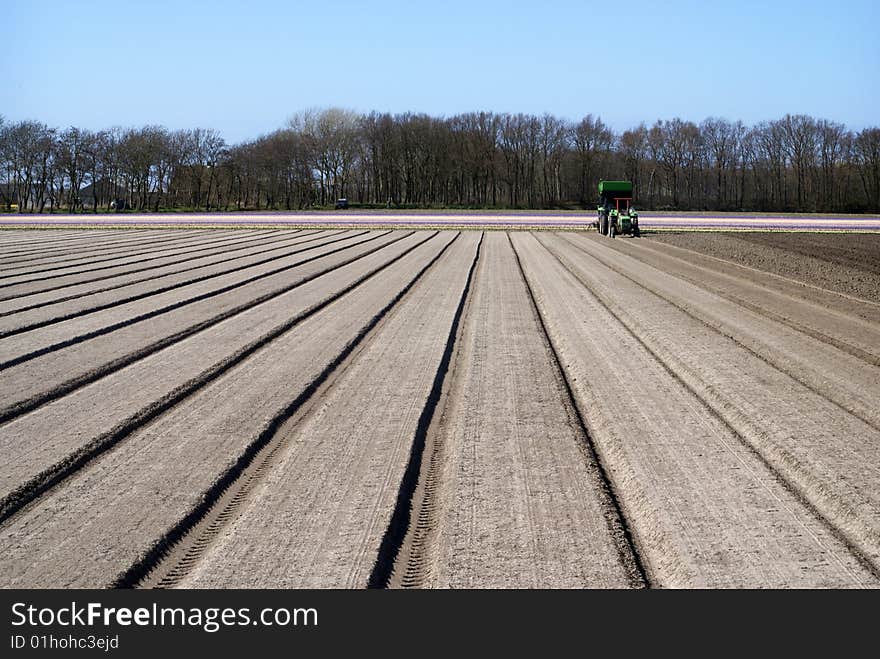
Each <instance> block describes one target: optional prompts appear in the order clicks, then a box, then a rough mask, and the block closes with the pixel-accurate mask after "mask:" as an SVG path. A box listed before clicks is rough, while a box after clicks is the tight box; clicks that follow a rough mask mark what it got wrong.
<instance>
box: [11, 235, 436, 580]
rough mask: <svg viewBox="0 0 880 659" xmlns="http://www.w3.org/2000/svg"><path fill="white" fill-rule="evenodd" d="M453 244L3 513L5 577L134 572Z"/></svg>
mask: <svg viewBox="0 0 880 659" xmlns="http://www.w3.org/2000/svg"><path fill="white" fill-rule="evenodd" d="M446 242H448V241H447V240H444V241H442V242H439V241H430V242H429V243H427V244H425V245H423V246H422V247H420V248H418V249H416V250H415V251H413V252H411V253H409V254H408V255H407V256H405V257H404V258H402V259H401V260H399V261H397V262H396V263H395V264H394V266H393V267H391V268H387V269H385V270H384V271H383V272H382V273H380V274H379V275H378V276H377V277H374V278H372V279H370V280H369V281H367V282H364V284H362V286H360V287H359V288H358V289H357V293H356V294H354V293H352V294H349V295H347V296H345V297H343V298H340V299H338V300H337V301H336V302H334V303H332V304H331V305H330V306H328V307H326V308H325V309H324V310H323V311H322V312H320V313H319V314H315V315H313V316H311V317H310V318H308V319H306V320H304V321H303V322H301V323H300V324H299V325H297V326H296V327H295V328H293V329H292V330H291V331H290V332H288V333H286V334H284V335H283V336H281V337H278V338H277V339H276V340H274V341H272V342H271V343H270V344H268V345H267V346H265V347H264V348H263V349H262V350H258V351H257V352H255V353H254V354H252V355H251V356H250V357H249V358H248V359H246V360H244V361H243V362H241V363H239V364H238V365H236V366H235V367H233V368H232V369H230V371H228V372H227V373H225V374H224V375H222V376H221V377H219V378H217V379H216V380H214V381H213V382H211V383H210V384H208V385H206V386H205V387H203V388H201V389H200V390H199V391H198V392H196V393H195V394H194V395H193V396H191V397H189V398H187V399H186V400H184V401H182V402H180V403H178V404H177V405H176V406H175V407H174V408H173V412H170V413H168V414H163V415H160V416H159V417H158V418H156V419H154V420H153V421H152V422H151V423H149V424H147V425H146V426H141V427H140V428H138V429H137V430H136V431H135V432H134V433H132V435H130V436H129V437H128V438H127V439H126V441H125V442H123V443H121V444H120V445H118V446H117V447H116V448H115V449H114V450H112V451H107V452H105V453H104V454H102V455H101V456H99V457H98V458H96V459H95V460H93V461H92V462H91V463H89V464H88V465H87V466H86V467H85V468H84V469H81V470H79V471H78V472H77V473H76V474H74V475H72V476H71V477H70V478H69V479H67V480H66V481H65V482H64V484H63V485H62V486H61V487H56V488H53V489H52V490H51V491H50V492H47V493H46V494H45V495H44V496H43V497H41V498H40V499H38V500H37V501H35V502H33V503H32V504H31V505H30V506H28V507H27V508H26V509H25V510H22V511H20V513H19V514H18V515H16V516H15V517H13V518H11V519H9V520H7V522H6V523H5V524H4V525H3V526H2V527H0V553H2V554H3V555H4V557H5V559H4V571H3V573H2V577H3V584H4V585H15V584H17V585H25V584H28V585H32V586H41V587H46V586H48V585H55V586H76V585H80V586H85V585H90V586H92V587H97V586H107V585H112V584H113V583H121V582H119V581H118V580H117V579H118V577H120V576H121V575H124V574H126V573H127V574H128V577H129V578H132V577H133V576H134V575H133V572H131V571H130V568H131V567H132V566H134V565H137V564H141V563H143V559H144V557H145V556H147V555H156V552H157V550H158V548H159V547H160V545H161V544H162V542H163V539H164V538H167V537H168V536H169V534H170V533H171V531H172V530H173V529H174V528H177V527H178V525H179V523H180V521H181V520H182V519H184V518H186V517H188V515H189V514H191V513H193V511H196V510H197V509H199V508H200V507H201V506H203V505H204V502H205V496H206V493H208V492H209V491H213V490H212V488H213V487H214V486H216V485H217V483H218V482H219V480H221V479H222V478H223V475H224V474H227V473H228V472H229V469H230V467H231V466H232V465H235V464H237V463H238V464H242V463H241V462H239V461H240V460H242V458H243V456H244V455H245V453H246V452H247V451H248V450H253V449H249V447H251V446H253V445H254V443H255V442H256V441H258V438H259V437H264V438H266V437H269V436H271V434H272V433H271V429H270V426H271V424H272V423H273V420H275V419H277V418H278V415H279V413H280V412H281V411H282V410H285V409H286V408H288V407H289V406H290V404H291V402H292V401H294V400H296V399H297V398H298V397H299V396H300V394H301V393H302V392H303V391H305V390H306V389H307V388H308V387H309V386H310V385H312V384H313V383H315V382H316V380H317V378H318V377H319V376H320V375H321V374H322V373H323V372H325V371H326V369H327V365H328V364H331V363H333V362H334V361H336V360H337V359H338V358H339V355H340V354H342V353H343V352H344V351H345V350H346V346H348V345H349V344H351V343H352V342H353V341H355V340H356V339H357V337H358V336H359V335H360V333H361V331H362V330H363V328H364V327H365V326H367V325H368V324H370V322H371V321H372V320H373V319H375V317H376V315H377V314H379V313H380V312H381V311H382V309H383V308H385V307H386V306H387V305H388V304H389V303H390V302H391V301H392V300H394V299H395V298H396V297H397V295H398V294H399V293H400V291H401V290H402V289H403V288H404V287H406V286H407V284H408V283H409V282H411V281H412V279H413V277H414V276H415V275H416V274H417V273H418V272H419V271H421V270H423V269H424V267H425V265H426V263H427V262H428V261H429V260H431V257H432V256H433V255H434V254H437V253H438V252H439V251H440V250H442V249H443V248H444V243H446ZM369 393H370V392H369V391H367V392H365V394H366V395H367V396H369ZM352 421H356V419H352ZM133 511H137V512H133ZM96 546H100V547H101V548H102V550H101V551H100V552H95V551H94V549H93V548H94V547H96Z"/></svg>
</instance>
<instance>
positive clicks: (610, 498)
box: [507, 233, 652, 588]
mask: <svg viewBox="0 0 880 659" xmlns="http://www.w3.org/2000/svg"><path fill="white" fill-rule="evenodd" d="M507 240H508V242H509V243H510V248H511V249H512V250H513V254H514V257H515V258H516V265H517V267H518V268H519V274H520V277H521V278H522V281H523V283H524V284H525V287H526V290H527V291H528V294H529V301H530V303H531V307H532V313H533V314H534V315H535V318H536V319H537V320H538V324H539V325H540V327H541V332H542V333H543V335H544V340H545V341H546V345H547V349H548V352H549V353H550V357H551V359H552V360H553V366H554V368H555V370H556V373H557V376H558V377H559V380H560V381H561V383H562V385H563V387H564V388H565V395H566V396H567V397H568V400H567V402H568V405H569V407H570V409H571V411H572V413H573V414H574V416H575V420H576V421H577V424H578V430H579V431H580V433H581V436H582V437H583V439H584V443H583V448H584V449H585V450H586V453H587V456H588V458H589V460H590V461H591V462H592V463H593V465H595V473H596V474H597V475H598V482H597V483H595V485H596V486H597V487H598V489H599V493H600V496H601V498H602V499H603V501H602V504H603V506H602V507H603V508H605V521H606V523H607V525H608V527H609V531H610V535H611V538H612V541H613V542H614V545H615V548H616V549H617V555H618V559H619V560H620V563H621V565H622V566H623V568H624V570H625V572H626V576H627V579H628V580H629V585H630V587H632V588H651V586H652V584H651V579H650V578H649V576H648V571H647V570H646V569H645V563H644V561H643V560H642V557H641V554H640V553H639V550H638V543H637V542H636V540H635V535H634V534H633V531H632V527H631V525H630V523H629V520H628V519H627V517H626V515H625V514H624V512H623V506H622V505H621V502H620V499H619V497H618V496H617V491H616V489H615V487H614V481H613V480H612V479H611V476H610V475H609V471H608V469H607V468H606V466H605V461H604V460H603V459H602V453H601V451H600V450H599V447H598V445H597V444H596V440H595V438H594V437H593V435H592V433H591V432H590V430H589V427H588V425H587V422H586V419H584V417H583V415H582V414H581V409H580V407H579V406H578V403H577V398H576V397H575V394H574V389H573V388H572V386H571V382H570V380H569V378H568V373H566V371H565V369H564V368H563V367H562V360H561V359H560V358H559V352H558V349H557V348H556V344H555V343H554V342H553V338H552V337H551V336H550V332H549V330H548V329H547V324H546V322H545V321H544V316H543V314H542V313H541V310H540V308H539V307H538V300H537V298H536V297H535V292H534V290H533V289H532V285H531V282H530V281H529V279H528V276H527V275H526V271H525V267H524V266H523V264H522V261H521V260H520V257H519V252H517V250H516V247H515V246H514V244H513V240H511V238H510V234H509V233H508V234H507ZM535 240H537V238H535ZM538 242H540V241H538ZM541 246H542V247H543V246H544V245H543V243H541ZM544 249H547V248H546V247H544ZM590 471H593V470H590Z"/></svg>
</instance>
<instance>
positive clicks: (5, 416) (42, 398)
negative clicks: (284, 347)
mask: <svg viewBox="0 0 880 659" xmlns="http://www.w3.org/2000/svg"><path fill="white" fill-rule="evenodd" d="M387 233H390V232H386V234H383V235H387ZM412 233H413V232H409V233H405V234H403V235H401V236H400V237H399V238H395V239H394V240H391V241H389V242H387V243H384V244H382V245H379V246H378V247H374V248H372V249H370V250H368V251H366V252H364V253H362V254H358V255H356V256H354V257H352V258H350V259H347V260H346V261H343V262H342V263H338V264H336V265H334V266H331V267H329V268H325V269H324V270H321V271H319V272H316V273H314V274H312V275H309V276H307V277H304V278H303V279H300V280H298V281H295V282H293V283H292V284H288V285H286V286H284V287H282V288H279V289H275V290H274V291H271V292H269V293H266V294H265V295H261V296H260V297H258V298H255V299H253V300H250V301H248V302H245V303H244V304H240V305H238V306H237V307H233V308H232V309H228V310H226V311H224V312H223V313H221V314H219V315H217V316H214V317H212V318H208V319H207V320H204V321H202V322H200V323H197V324H195V325H191V326H190V327H187V328H186V329H183V330H180V331H179V332H175V333H174V334H171V335H170V336H166V337H164V338H162V339H160V340H158V341H155V342H153V343H151V344H150V345H148V346H145V347H143V348H141V349H139V350H136V351H135V352H133V353H130V354H128V355H125V356H123V357H119V358H118V359H114V360H112V361H109V362H107V363H105V364H103V365H102V366H99V367H98V368H95V369H92V370H91V371H88V372H86V373H83V374H82V375H81V376H79V377H76V378H72V379H70V380H67V381H66V382H63V383H62V384H60V385H58V386H57V387H53V388H52V389H50V390H48V391H45V392H43V393H40V394H37V395H35V396H32V397H30V398H27V399H25V400H22V401H18V402H16V403H13V404H12V405H9V406H7V407H5V408H3V409H2V410H0V424H2V423H6V422H8V421H12V420H13V419H15V418H17V417H19V416H21V415H23V414H26V413H28V412H31V411H33V410H35V409H36V408H38V407H41V406H43V405H45V404H47V403H50V402H52V401H53V400H57V399H58V398H61V397H62V396H66V395H67V394H69V393H72V392H73V391H76V390H77V389H80V388H82V387H84V386H86V385H88V384H91V383H92V382H95V381H97V380H100V379H101V378H103V377H106V376H107V375H109V374H111V373H113V372H114V371H118V370H119V369H121V368H125V367H126V366H129V365H131V364H133V363H134V362H137V361H140V360H141V359H144V358H145V357H148V356H149V355H152V354H153V353H155V352H158V351H159V350H162V349H163V348H167V347H168V346H170V345H172V344H174V343H177V342H179V341H182V340H183V339H186V338H188V337H190V336H192V335H193V334H197V333H198V332H201V331H204V330H206V329H208V328H209V327H213V326H214V325H216V324H218V323H221V322H223V321H224V320H227V319H229V318H231V317H232V316H235V315H238V314H240V313H243V312H245V311H248V310H250V309H252V308H254V307H256V306H258V305H260V304H263V303H264V302H268V301H269V300H271V299H273V298H276V297H278V296H279V295H283V294H285V293H287V292H289V291H292V290H293V289H295V288H298V287H300V286H302V285H303V284H307V283H309V282H310V281H313V280H315V279H317V278H318V277H322V276H324V275H326V274H328V273H330V272H332V271H334V270H338V269H339V268H343V267H345V266H347V265H350V264H351V263H354V262H355V261H358V260H360V259H362V258H364V257H367V256H369V255H370V254H373V253H375V252H378V251H379V250H381V249H384V248H386V247H388V246H389V245H393V244H394V243H396V242H398V241H400V240H403V239H404V238H406V237H407V236H410V235H412ZM371 240H373V239H371ZM363 242H368V241H363ZM363 242H361V243H358V244H359V245H362V244H363ZM419 244H421V243H419ZM417 246H418V245H417ZM336 251H341V250H336ZM315 258H320V257H315ZM309 260H310V261H311V260H314V259H309Z"/></svg>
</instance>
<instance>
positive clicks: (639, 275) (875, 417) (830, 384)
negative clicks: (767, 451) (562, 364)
mask: <svg viewBox="0 0 880 659" xmlns="http://www.w3.org/2000/svg"><path fill="white" fill-rule="evenodd" d="M558 235H559V237H561V238H563V239H564V240H566V242H568V243H569V244H572V245H574V246H575V247H576V248H578V249H579V250H581V251H582V252H583V253H584V254H586V255H588V256H589V257H590V258H593V259H595V260H596V261H598V262H599V263H601V264H602V265H603V266H605V267H606V268H609V269H610V270H613V271H614V272H616V273H617V274H618V275H620V276H621V277H625V278H626V279H627V280H629V281H631V282H632V283H634V284H636V285H637V286H641V287H642V288H644V289H645V290H646V291H649V292H650V293H651V294H653V295H655V296H657V297H658V298H660V299H662V300H664V301H665V302H667V303H669V304H670V305H672V306H674V307H675V308H677V309H678V310H680V311H681V312H682V313H685V314H687V315H688V316H689V317H691V318H693V319H694V320H696V321H697V322H700V323H702V324H703V325H704V326H705V327H707V328H709V329H711V330H714V331H715V332H717V333H719V334H720V335H721V336H723V337H724V338H725V339H729V340H730V341H733V342H734V343H736V344H737V345H738V346H740V347H741V348H742V349H744V350H747V351H748V352H750V353H751V354H752V355H754V356H755V357H757V358H758V359H760V360H762V361H763V362H765V363H766V364H768V365H769V366H771V367H773V368H775V369H777V370H778V371H780V372H782V373H784V374H786V375H788V376H790V377H792V378H793V379H795V380H797V381H798V382H800V383H801V384H803V385H804V386H805V387H807V388H809V389H810V390H811V391H813V392H814V393H815V394H817V395H819V396H822V397H823V398H825V399H826V400H828V401H829V402H831V403H832V404H834V405H835V406H837V407H838V408H839V409H840V410H841V411H842V412H844V413H846V414H852V415H854V416H856V417H857V418H858V419H859V420H861V421H863V422H864V423H866V424H868V425H869V426H871V427H872V428H874V429H875V430H877V431H880V410H878V409H877V406H876V400H877V396H880V371H878V370H877V369H876V368H875V367H873V366H868V365H866V364H864V363H863V360H860V359H853V358H852V357H850V355H849V354H842V353H841V352H840V351H839V350H837V349H835V348H836V346H835V347H829V344H828V342H822V341H815V340H814V339H815V337H813V336H812V335H810V334H809V333H807V335H806V336H804V332H800V331H797V330H795V331H791V329H793V328H791V327H790V325H789V324H788V323H777V322H776V321H775V319H773V318H772V317H771V316H768V315H767V314H764V313H760V312H753V313H749V311H753V310H752V309H751V308H748V310H747V308H744V307H742V306H740V305H737V304H736V303H735V302H734V301H733V300H730V299H729V298H728V297H726V296H720V295H718V294H716V293H715V292H714V291H713V290H712V289H711V287H708V286H706V285H705V283H704V284H703V285H702V286H700V285H697V284H695V283H691V280H690V279H688V280H684V279H681V278H679V277H678V276H676V274H673V273H672V272H671V271H670V270H665V271H664V270H659V269H656V268H654V267H652V266H650V265H647V264H645V263H644V262H642V261H636V260H633V259H631V258H630V257H629V256H628V255H625V256H621V255H615V254H614V253H613V252H610V251H609V250H607V249H604V245H601V244H596V242H595V241H593V240H580V239H572V238H569V237H566V236H563V235H561V234H558ZM615 251H617V250H616V249H615ZM731 303H733V304H731ZM768 319H769V320H768ZM830 345H833V344H830ZM844 352H847V351H844Z"/></svg>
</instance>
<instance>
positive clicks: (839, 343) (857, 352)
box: [568, 241, 880, 366]
mask: <svg viewBox="0 0 880 659" xmlns="http://www.w3.org/2000/svg"><path fill="white" fill-rule="evenodd" d="M568 242H571V241H568ZM572 244H573V245H574V244H575V243H572ZM576 246H577V245H576ZM578 249H581V248H580V247H578ZM649 249H652V248H649ZM682 249H684V248H682ZM652 251H654V250H653V249H652ZM620 253H623V252H620ZM656 253H658V254H661V255H665V254H664V253H663V252H662V251H657V252H656ZM627 256H629V255H627ZM666 256H669V258H672V259H676V260H683V259H679V257H677V256H673V255H666ZM631 258H634V257H631ZM719 260H720V259H719ZM684 262H685V263H687V261H684ZM651 267H656V266H651ZM697 267H702V266H697ZM658 269H661V268H658ZM706 269H707V270H708V269H709V268H706ZM759 272H763V271H759ZM667 274H671V273H667ZM720 274H722V275H724V274H725V273H720ZM768 274H773V273H768ZM671 276H673V277H676V278H678V279H681V280H683V281H687V282H689V283H691V284H693V285H694V286H697V287H698V288H702V289H703V290H705V291H708V292H710V293H712V294H714V295H717V296H718V297H721V298H724V299H725V300H727V301H728V302H733V303H734V304H737V305H739V306H741V307H744V308H746V309H748V310H749V311H752V312H753V313H756V314H758V315H759V316H764V317H765V318H769V319H770V320H774V321H776V322H777V323H781V324H782V325H785V326H786V327H788V328H790V329H793V330H794V331H796V332H800V333H801V334H806V335H807V336H810V337H812V338H814V339H816V340H817V341H822V342H823V343H828V344H830V345H833V346H834V347H835V348H837V349H838V350H841V351H843V352H846V353H848V354H850V355H852V356H853V357H855V358H856V359H860V360H861V361H863V362H866V363H868V364H871V365H872V366H880V356H878V355H875V354H873V353H870V352H868V351H866V350H863V349H862V348H859V347H858V346H854V345H852V344H851V343H847V342H846V341H844V340H842V339H839V338H837V337H835V336H831V335H829V334H825V333H824V332H820V331H819V330H816V329H813V328H811V327H807V326H805V325H803V324H801V323H798V322H797V321H794V320H791V319H789V318H787V317H785V316H783V315H780V314H777V313H775V312H773V311H771V310H770V309H768V308H766V307H762V306H760V305H757V304H754V303H752V302H748V301H747V300H743V299H742V298H740V297H738V296H736V295H734V294H732V293H727V292H725V291H721V290H717V289H711V288H709V287H708V286H706V285H703V284H701V283H700V282H699V280H691V279H688V278H687V277H682V276H679V275H671ZM725 276H728V277H732V278H736V279H740V277H737V276H736V275H725ZM743 281H744V282H747V283H751V284H753V285H755V286H758V287H760V288H762V289H764V290H766V291H768V292H770V293H771V294H774V295H779V296H781V297H787V298H790V299H792V300H794V301H796V302H799V301H803V302H804V303H806V304H811V305H815V306H818V307H821V308H823V309H824V310H825V311H826V312H829V313H832V314H834V315H836V316H845V317H846V318H847V319H849V320H851V321H855V322H859V323H869V321H867V320H866V319H864V318H862V317H860V316H857V315H854V314H851V313H849V312H846V311H842V310H838V309H834V308H832V307H826V306H824V305H821V304H817V303H816V302H814V301H812V300H809V299H807V298H803V297H799V296H798V297H795V296H793V295H790V294H788V293H785V292H783V291H778V290H773V289H772V288H770V287H767V286H763V285H761V284H758V283H756V282H749V280H747V279H743ZM796 283H800V282H796ZM814 288H815V287H814ZM819 290H822V291H825V290H826V289H819ZM830 292H832V293H833V291H830ZM835 294H836V295H839V296H843V297H844V298H849V299H850V300H851V301H853V302H856V303H857V304H858V303H861V302H866V301H865V300H860V299H858V298H853V297H851V296H846V295H844V294H842V293H835ZM867 302H868V304H873V303H871V302H870V301H867Z"/></svg>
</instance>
